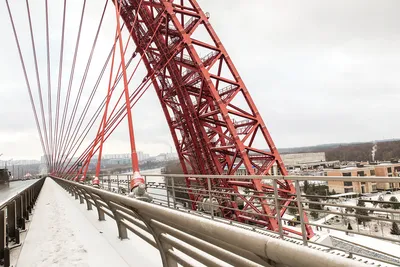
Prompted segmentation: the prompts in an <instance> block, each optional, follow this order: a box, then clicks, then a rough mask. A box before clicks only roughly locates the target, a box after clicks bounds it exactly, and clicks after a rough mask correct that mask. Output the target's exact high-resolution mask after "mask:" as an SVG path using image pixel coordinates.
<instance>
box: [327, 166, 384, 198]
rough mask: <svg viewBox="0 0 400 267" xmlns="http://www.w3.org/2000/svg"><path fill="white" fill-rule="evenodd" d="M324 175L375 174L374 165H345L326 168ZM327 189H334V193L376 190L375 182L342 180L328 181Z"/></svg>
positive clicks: (354, 175) (357, 175)
mask: <svg viewBox="0 0 400 267" xmlns="http://www.w3.org/2000/svg"><path fill="white" fill-rule="evenodd" d="M325 175H326V176H341V177H362V176H375V168H374V167H372V166H371V167H370V166H369V167H346V168H343V169H326V170H325ZM328 186H329V191H333V190H335V192H336V193H338V194H342V193H351V192H355V193H360V194H363V193H371V192H376V191H377V183H372V182H344V181H328Z"/></svg>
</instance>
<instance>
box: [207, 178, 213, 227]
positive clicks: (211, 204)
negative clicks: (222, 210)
mask: <svg viewBox="0 0 400 267" xmlns="http://www.w3.org/2000/svg"><path fill="white" fill-rule="evenodd" d="M207 184H208V198H209V200H210V212H211V219H213V220H214V207H213V202H212V195H211V180H210V178H208V177H207Z"/></svg>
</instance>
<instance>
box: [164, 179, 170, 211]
mask: <svg viewBox="0 0 400 267" xmlns="http://www.w3.org/2000/svg"><path fill="white" fill-rule="evenodd" d="M165 179H166V183H165V188H166V190H167V205H168V208H169V205H170V203H169V190H168V187H169V186H168V184H169V177H165Z"/></svg>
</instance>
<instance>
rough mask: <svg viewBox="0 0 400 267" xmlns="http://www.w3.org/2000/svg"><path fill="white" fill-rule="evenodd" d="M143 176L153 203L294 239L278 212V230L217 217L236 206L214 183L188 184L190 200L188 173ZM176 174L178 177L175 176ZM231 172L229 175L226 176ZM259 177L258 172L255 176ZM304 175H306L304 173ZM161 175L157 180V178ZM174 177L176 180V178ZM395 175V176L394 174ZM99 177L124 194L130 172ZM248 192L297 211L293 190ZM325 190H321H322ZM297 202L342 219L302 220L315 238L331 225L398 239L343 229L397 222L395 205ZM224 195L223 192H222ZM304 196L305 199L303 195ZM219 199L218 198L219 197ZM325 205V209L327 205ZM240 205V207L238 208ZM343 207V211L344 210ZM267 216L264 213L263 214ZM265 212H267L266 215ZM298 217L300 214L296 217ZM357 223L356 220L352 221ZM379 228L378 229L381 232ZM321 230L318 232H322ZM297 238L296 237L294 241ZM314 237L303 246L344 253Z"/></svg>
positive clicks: (107, 187)
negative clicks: (284, 193)
mask: <svg viewBox="0 0 400 267" xmlns="http://www.w3.org/2000/svg"><path fill="white" fill-rule="evenodd" d="M143 176H144V179H145V181H146V185H147V192H148V194H149V195H150V196H152V198H153V203H154V204H157V205H161V206H163V207H168V208H172V209H177V210H179V211H181V212H186V213H190V214H191V215H195V216H201V217H204V218H207V219H212V220H217V221H219V222H222V223H225V224H231V225H234V226H236V227H241V228H246V229H247V230H249V231H259V232H261V233H263V234H267V235H270V236H273V237H276V238H280V239H284V240H285V241H287V242H288V241H289V242H292V241H293V242H295V243H296V242H298V239H297V238H296V237H293V236H290V237H289V236H288V235H287V233H288V232H287V231H289V230H291V229H296V228H291V229H288V227H286V225H288V223H293V221H292V219H291V217H282V216H277V215H275V216H270V217H273V218H276V219H277V220H278V222H279V221H280V223H281V225H282V228H281V229H282V230H280V231H279V233H278V232H272V231H271V230H267V229H265V227H263V226H262V225H254V224H252V225H247V224H245V223H243V222H232V221H229V220H228V219H224V218H221V217H220V216H221V214H220V211H221V209H225V210H226V209H229V210H232V211H233V210H236V208H233V207H230V208H227V207H225V206H222V205H221V203H220V202H221V201H223V199H224V196H221V195H220V194H219V193H220V191H219V190H220V189H221V188H219V187H218V186H213V188H211V189H210V188H204V186H195V187H191V188H190V190H192V191H195V192H196V194H197V195H198V196H199V197H200V198H199V199H195V200H191V199H190V198H189V197H188V196H187V195H185V194H188V190H189V189H188V188H187V187H186V186H185V185H182V184H181V183H182V179H181V178H180V177H192V176H191V175H182V174H181V175H174V174H170V175H166V174H150V175H149V174H147V173H146V174H143ZM152 176H153V177H155V178H156V179H155V180H153V179H152ZM178 176H180V177H178ZM196 176H201V177H203V178H204V179H207V180H209V179H212V178H210V176H209V175H196ZM219 177H224V178H228V176H227V175H222V176H219ZM230 177H231V176H229V178H230ZM247 177H248V176H239V178H242V179H247ZM258 177H259V176H258ZM264 177H267V178H268V179H267V181H266V182H267V184H270V183H271V182H274V181H276V180H273V179H274V178H275V179H276V178H278V179H280V178H281V177H282V176H264ZM299 178H300V180H301V179H302V178H304V176H301V177H299ZM306 178H307V177H306ZM310 178H311V179H314V176H312V177H310ZM341 178H343V177H334V180H335V181H337V180H339V181H340V180H341ZM370 178H371V179H373V180H378V179H379V180H378V181H379V182H381V178H382V177H370ZM160 179H161V180H160ZM176 179H178V180H176ZM395 179H398V178H395ZM100 180H101V188H103V189H105V190H109V191H112V192H118V193H120V194H123V195H126V194H127V193H128V191H129V180H130V174H122V175H105V176H103V177H100ZM247 180H248V179H247ZM294 183H299V181H297V180H296V181H294ZM249 193H250V194H251V196H252V197H253V198H255V199H256V198H263V199H268V201H272V203H277V200H279V201H281V204H280V208H282V207H286V208H289V209H292V210H293V209H295V210H296V212H297V207H293V206H289V204H288V203H290V202H292V203H293V202H297V195H293V194H288V196H287V197H283V196H280V197H275V196H274V194H273V192H272V191H271V192H269V195H268V196H263V197H261V196H257V195H255V194H256V193H257V191H252V192H249ZM224 194H225V195H230V196H232V197H234V198H235V196H236V194H235V193H229V192H225V193H224ZM324 194H325V193H324ZM291 196H294V199H292V198H290V197H291ZM300 196H301V198H300V201H299V202H300V203H301V204H303V205H305V207H304V208H303V211H306V212H308V214H309V216H311V215H310V213H312V212H314V213H317V214H319V215H321V214H323V217H325V216H326V215H330V214H331V215H334V216H339V217H341V219H342V222H341V224H340V225H335V226H334V227H331V226H330V224H326V223H324V222H322V221H319V220H318V219H316V218H314V220H311V221H308V222H305V223H304V224H305V225H310V226H313V227H314V228H315V229H316V231H317V232H316V233H317V235H316V236H317V238H318V236H319V232H318V229H319V230H321V231H322V229H323V228H324V229H325V230H324V231H323V232H325V233H327V232H329V230H327V229H331V230H337V231H340V232H347V233H354V234H356V235H361V236H368V237H371V238H377V239H381V240H385V241H390V242H396V243H398V242H399V240H397V239H396V238H394V237H392V236H390V235H389V236H384V235H383V233H382V236H380V234H371V233H365V232H362V231H361V232H360V229H359V228H358V227H357V229H356V230H354V231H352V230H351V231H350V230H348V229H347V223H348V222H350V223H351V224H352V225H353V227H354V220H357V218H361V219H369V220H372V221H371V223H370V225H369V227H372V226H373V225H374V224H376V223H378V224H379V223H385V222H386V223H388V222H390V223H391V222H397V223H399V219H395V217H397V218H398V214H400V210H395V209H388V208H382V207H381V208H378V207H377V206H376V205H375V206H373V207H369V206H368V207H358V206H356V205H355V204H349V203H343V204H339V203H336V202H331V200H332V199H335V201H343V198H340V197H334V198H332V197H329V196H325V195H323V196H321V195H310V194H307V195H305V194H301V195H300ZM225 197H226V196H225ZM304 198H306V199H304ZM208 199H213V200H212V201H208ZM309 199H312V201H310V200H309ZM316 199H319V200H321V199H323V200H325V201H323V202H319V200H318V201H316ZM219 200H221V201H219ZM364 200H365V201H367V202H371V203H373V204H377V203H379V204H385V205H394V204H398V202H391V201H387V200H386V201H377V200H369V199H368V197H366V198H364ZM285 202H287V204H284V203H285ZM193 203H194V205H195V206H196V210H192V209H190V206H192V204H193ZM310 204H314V205H316V206H319V205H322V206H325V208H326V209H324V208H322V210H316V209H315V208H308V205H310ZM327 207H329V209H328V208H327ZM346 208H348V209H349V210H352V211H349V213H347V209H346ZM239 209H240V208H239ZM345 209H346V212H345ZM355 210H366V211H367V212H368V213H369V217H366V216H364V215H361V214H357V212H355ZM240 211H241V212H242V213H244V214H248V216H250V217H251V216H252V215H253V214H252V213H251V210H249V211H245V210H244V209H240ZM378 213H384V214H385V218H383V217H381V216H378V215H377V214H378ZM290 214H292V215H293V211H292V212H289V216H290ZM386 215H389V217H390V218H386ZM266 216H267V215H266ZM268 216H269V215H268ZM300 221H301V218H300ZM344 224H345V227H343V225H344ZM356 225H357V224H356ZM297 230H299V228H297ZM382 231H383V230H382V229H381V232H382ZM289 232H290V231H289ZM323 232H321V233H323ZM294 240H297V241H294ZM315 241H316V240H308V241H307V242H304V240H303V245H304V246H306V247H307V246H309V244H314V245H317V246H318V247H322V248H324V249H333V250H334V251H338V252H339V253H344V254H346V253H348V251H347V250H345V249H341V248H330V247H329V246H327V245H325V244H324V245H323V244H318V243H315ZM353 257H354V258H355V259H356V260H363V261H368V262H371V260H372V261H376V262H380V263H382V262H384V260H382V259H379V258H375V257H373V256H372V255H369V256H366V255H361V254H357V253H353Z"/></svg>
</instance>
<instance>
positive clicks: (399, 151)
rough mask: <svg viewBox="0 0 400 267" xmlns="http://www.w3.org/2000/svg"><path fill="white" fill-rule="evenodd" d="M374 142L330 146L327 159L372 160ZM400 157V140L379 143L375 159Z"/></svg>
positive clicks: (326, 152) (383, 159)
mask: <svg viewBox="0 0 400 267" xmlns="http://www.w3.org/2000/svg"><path fill="white" fill-rule="evenodd" d="M373 146H374V144H373V143H372V142H371V143H361V144H348V145H340V146H338V147H335V148H328V149H326V150H325V151H321V152H325V156H326V160H328V161H329V160H340V161H353V160H354V161H371V160H372V147H373ZM399 158H400V141H388V142H379V143H377V150H376V152H375V160H379V161H389V160H393V159H395V160H398V159H399Z"/></svg>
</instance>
